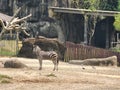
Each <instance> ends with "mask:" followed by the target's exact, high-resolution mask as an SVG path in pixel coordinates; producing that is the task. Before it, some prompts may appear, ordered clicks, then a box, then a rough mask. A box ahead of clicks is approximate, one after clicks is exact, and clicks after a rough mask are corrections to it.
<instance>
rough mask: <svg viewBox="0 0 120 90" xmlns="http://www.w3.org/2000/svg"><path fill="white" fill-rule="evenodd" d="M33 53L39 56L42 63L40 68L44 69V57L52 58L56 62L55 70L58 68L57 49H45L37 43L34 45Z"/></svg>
mask: <svg viewBox="0 0 120 90" xmlns="http://www.w3.org/2000/svg"><path fill="white" fill-rule="evenodd" d="M33 53H34V54H35V55H36V56H37V59H38V60H39V64H40V68H39V69H40V70H41V69H42V60H43V59H50V60H52V62H53V64H54V69H53V70H58V63H59V60H58V54H57V53H56V52H55V51H43V50H41V48H40V47H39V46H37V45H33Z"/></svg>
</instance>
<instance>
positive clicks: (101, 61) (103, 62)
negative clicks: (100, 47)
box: [69, 56, 118, 66]
mask: <svg viewBox="0 0 120 90" xmlns="http://www.w3.org/2000/svg"><path fill="white" fill-rule="evenodd" d="M69 63H70V64H77V65H90V66H117V65H118V63H117V56H111V57H107V58H91V59H84V60H70V61H69Z"/></svg>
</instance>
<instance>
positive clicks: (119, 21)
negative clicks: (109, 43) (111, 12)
mask: <svg viewBox="0 0 120 90" xmlns="http://www.w3.org/2000/svg"><path fill="white" fill-rule="evenodd" d="M117 10H118V11H120V0H118V7H117ZM114 26H115V29H116V30H117V31H120V14H118V15H116V16H115V22H114Z"/></svg>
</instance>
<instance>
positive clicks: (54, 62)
mask: <svg viewBox="0 0 120 90" xmlns="http://www.w3.org/2000/svg"><path fill="white" fill-rule="evenodd" d="M52 62H53V64H54V68H53V71H55V70H56V61H55V60H52Z"/></svg>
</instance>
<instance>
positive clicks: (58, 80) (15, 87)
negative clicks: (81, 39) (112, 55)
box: [0, 57, 120, 90]
mask: <svg viewBox="0 0 120 90" xmlns="http://www.w3.org/2000/svg"><path fill="white" fill-rule="evenodd" d="M12 58H16V57H12ZM7 59H8V58H5V57H4V58H0V61H5V60H7ZM17 59H18V60H20V61H21V62H22V63H24V64H26V65H27V66H28V68H23V69H13V68H3V67H2V65H0V66H1V68H0V74H1V75H7V76H9V77H11V78H12V79H10V83H1V84H0V90H120V67H97V66H95V67H92V66H81V65H73V64H68V63H65V62H60V63H59V70H58V71H52V69H53V64H52V62H51V61H49V60H45V61H43V70H41V71H40V70H38V68H39V64H38V60H37V59H26V58H17Z"/></svg>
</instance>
